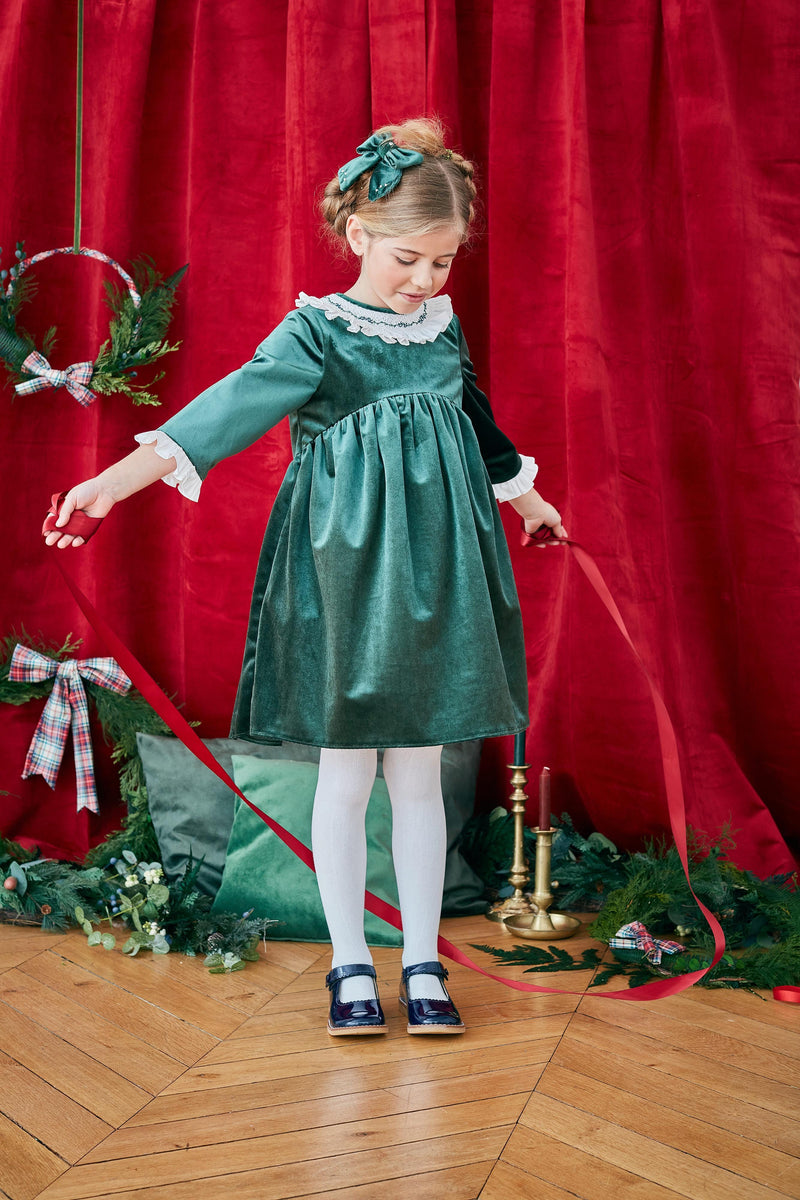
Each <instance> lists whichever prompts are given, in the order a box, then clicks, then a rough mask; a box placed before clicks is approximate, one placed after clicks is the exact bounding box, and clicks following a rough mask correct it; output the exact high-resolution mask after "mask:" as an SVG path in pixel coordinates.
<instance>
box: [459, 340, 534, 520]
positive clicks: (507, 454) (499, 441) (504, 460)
mask: <svg viewBox="0 0 800 1200" xmlns="http://www.w3.org/2000/svg"><path fill="white" fill-rule="evenodd" d="M459 346H460V350H461V376H462V379H463V385H464V391H463V397H462V406H463V409H464V412H465V413H466V414H467V416H468V417H469V419H470V421H471V422H472V425H473V428H474V430H475V435H476V437H477V439H478V445H479V446H480V450H481V455H482V457H483V461H484V462H485V463H486V469H487V471H488V473H489V478H490V479H491V481H492V484H493V485H494V491H495V495H496V497H497V499H498V500H509V499H513V498H514V497H515V496H521V495H522V494H523V493H524V492H526V491H528V490H529V489H530V488H531V487H533V480H534V479H535V477H536V472H537V470H538V468H537V466H536V463H535V460H534V459H533V458H530V457H529V456H527V455H523V456H520V455H519V454H518V453H517V451H516V448H515V447H514V444H513V442H512V441H511V440H510V439H509V438H508V437H506V435H505V434H504V433H503V431H502V430H501V429H500V428H499V426H498V425H497V423H496V421H495V419H494V414H493V413H492V407H491V405H490V403H489V399H488V397H487V395H486V394H485V392H482V391H481V389H480V388H479V387H478V383H477V379H476V376H475V371H474V368H473V366H472V362H471V360H470V357H469V350H468V349H467V343H466V340H465V338H464V334H463V332H462V331H461V327H460V325H459Z"/></svg>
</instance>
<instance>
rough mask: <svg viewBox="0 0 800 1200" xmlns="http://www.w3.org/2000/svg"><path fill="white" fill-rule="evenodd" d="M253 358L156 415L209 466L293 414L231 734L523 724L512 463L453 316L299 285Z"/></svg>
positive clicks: (351, 736) (416, 731)
mask: <svg viewBox="0 0 800 1200" xmlns="http://www.w3.org/2000/svg"><path fill="white" fill-rule="evenodd" d="M297 304H298V308H297V311H295V312H292V313H290V314H289V315H288V316H287V317H286V318H285V319H284V320H283V321H282V322H281V324H280V325H279V326H278V327H277V328H276V329H275V330H274V332H273V333H271V334H270V335H269V337H267V339H266V340H265V341H264V342H263V343H262V344H261V345H260V346H259V348H258V350H257V352H256V354H255V357H254V358H253V360H252V362H249V363H247V364H246V365H245V366H243V367H242V368H240V369H239V370H238V371H234V372H233V373H232V374H231V375H228V376H227V377H226V378H225V379H222V380H221V381H220V382H219V383H217V384H215V385H214V386H213V387H211V388H209V389H208V390H207V391H206V392H203V393H202V394H201V395H200V396H198V397H197V398H196V399H195V400H193V401H192V402H191V403H190V404H188V405H187V406H186V407H185V408H184V409H182V410H181V411H180V412H178V413H177V414H176V415H175V416H174V417H172V418H170V420H168V421H167V422H166V423H165V424H164V425H163V426H162V427H161V428H162V430H163V432H164V433H165V434H167V435H168V436H169V437H170V438H171V439H173V441H174V442H176V443H177V444H178V446H180V447H182V448H183V450H184V451H185V453H186V455H187V456H188V458H189V460H190V461H191V463H192V464H193V466H194V468H195V470H196V472H197V474H198V475H199V476H200V478H201V479H202V478H204V477H205V475H206V473H207V472H208V471H209V469H210V468H211V467H212V466H214V464H215V463H217V462H219V461H220V460H221V459H222V458H225V457H227V456H228V455H231V454H235V453H237V452H238V451H239V450H241V449H243V448H244V447H245V446H247V445H249V444H250V443H252V442H253V441H255V440H256V439H257V438H258V437H260V436H261V435H262V434H263V433H265V431H266V430H268V429H270V428H271V427H272V426H274V425H275V424H276V423H277V422H278V421H280V420H281V419H282V418H283V417H285V416H287V415H288V416H289V418H290V428H291V439H292V447H293V451H294V457H293V459H292V462H291V464H290V465H289V467H288V469H287V472H286V476H285V478H284V480H283V483H282V485H281V488H280V491H279V492H278V496H277V498H276V500H275V504H274V507H273V509H272V513H271V515H270V518H269V522H268V525H267V529H266V533H265V536H264V543H263V547H262V551H261V555H260V558H259V562H258V569H257V572H256V579H255V585H254V588H253V601H252V608H251V612H250V620H249V626H248V631H247V641H246V646H245V652H244V663H243V667H242V675H241V681H240V684H239V689H238V694H237V698H236V706H235V710H234V715H233V722H232V730H231V733H232V736H234V737H241V738H246V739H249V740H252V741H282V740H287V741H293V742H303V743H307V744H310V745H315V746H330V747H378V748H380V747H386V746H425V745H437V744H439V743H440V742H457V741H465V740H467V739H472V738H482V737H493V736H496V735H500V734H508V733H515V732H517V731H519V730H520V729H523V728H525V726H526V725H527V723H528V720H527V685H526V667H525V654H524V646H523V637H522V623H521V618H520V611H519V603H518V599H517V594H516V588H515V585H514V578H513V575H512V570H511V563H510V559H509V555H508V547H507V545H506V540H505V535H504V532H503V528H502V524H501V521H500V515H499V511H498V506H497V501H496V500H495V497H494V493H493V490H492V484H493V483H500V482H503V481H506V480H509V479H512V478H513V477H514V476H516V475H517V473H518V472H519V470H520V463H521V460H520V458H519V456H518V455H517V453H516V450H515V449H514V447H513V445H512V444H511V443H510V442H509V441H508V439H507V438H506V437H505V436H504V435H503V434H502V433H501V432H500V431H499V429H498V428H497V426H496V424H495V423H494V420H493V418H492V415H491V409H490V407H489V403H488V401H487V399H486V397H485V396H484V395H483V393H482V392H480V391H479V389H478V388H477V387H476V385H475V377H474V374H473V372H472V367H471V364H470V362H469V357H468V354H467V350H466V346H465V344H464V339H463V336H462V333H461V328H460V325H459V323H458V319H457V318H456V317H454V316H453V315H452V309H451V308H450V302H449V299H448V298H447V297H446V296H444V297H436V298H435V299H434V300H432V301H429V302H428V303H427V304H426V305H424V306H422V309H421V310H420V311H418V313H413V314H410V315H408V316H406V315H399V314H395V313H393V312H391V311H389V310H385V309H379V308H373V307H371V306H369V305H364V304H360V303H357V302H355V301H352V300H349V299H347V298H346V297H343V296H339V295H333V296H327V297H323V298H322V299H316V298H312V297H307V296H305V295H303V294H301V297H300V299H299V300H298V301H297Z"/></svg>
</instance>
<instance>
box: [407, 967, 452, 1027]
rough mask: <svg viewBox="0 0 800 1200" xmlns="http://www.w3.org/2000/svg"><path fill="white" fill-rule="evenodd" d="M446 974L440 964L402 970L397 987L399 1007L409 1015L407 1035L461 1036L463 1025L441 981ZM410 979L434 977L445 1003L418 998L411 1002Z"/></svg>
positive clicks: (445, 977)
mask: <svg viewBox="0 0 800 1200" xmlns="http://www.w3.org/2000/svg"><path fill="white" fill-rule="evenodd" d="M448 974H449V972H448V971H446V970H445V968H444V967H443V966H442V964H441V963H440V962H423V963H416V964H415V965H414V966H413V967H403V977H402V981H401V984H400V1007H401V1009H405V1011H406V1012H407V1014H408V1032H409V1033H463V1032H464V1028H465V1026H464V1023H463V1021H462V1020H461V1017H460V1016H459V1013H458V1009H457V1008H456V1006H455V1004H453V1001H452V1000H451V999H450V997H449V995H448V994H447V988H446V987H445V986H444V981H445V979H447V976H448ZM412 975H436V976H437V977H438V978H439V979H441V981H442V988H443V989H444V993H445V995H446V996H447V999H446V1000H433V999H428V998H425V997H423V998H421V999H419V1000H410V999H409V996H408V981H409V979H410V977H411V976H412Z"/></svg>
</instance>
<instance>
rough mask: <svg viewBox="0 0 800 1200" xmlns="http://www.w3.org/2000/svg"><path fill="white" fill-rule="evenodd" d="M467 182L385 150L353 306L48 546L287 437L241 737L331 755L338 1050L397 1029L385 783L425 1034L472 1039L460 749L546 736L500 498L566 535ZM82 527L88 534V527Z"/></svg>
mask: <svg viewBox="0 0 800 1200" xmlns="http://www.w3.org/2000/svg"><path fill="white" fill-rule="evenodd" d="M472 174H473V171H472V165H471V164H470V163H469V162H467V161H466V160H465V159H463V158H462V157H461V156H460V155H458V154H456V153H455V152H454V151H452V150H448V149H446V148H445V145H444V142H443V140H442V134H441V129H440V128H439V126H438V125H437V124H436V123H434V122H431V121H425V120H416V121H408V122H406V123H405V124H403V125H399V126H390V127H384V128H381V129H379V130H378V131H377V132H376V133H374V134H373V135H372V136H371V137H370V138H368V139H367V141H366V142H364V144H363V145H361V146H359V147H358V150H357V155H356V157H355V158H354V159H353V160H352V161H351V162H348V163H347V164H346V165H345V166H343V167H342V168H341V169H340V170H339V172H338V175H337V177H336V178H335V179H334V180H333V181H332V182H331V183H329V184H328V186H327V188H326V189H325V195H324V199H323V201H322V212H323V215H324V218H325V220H326V222H327V223H328V225H329V226H330V230H331V232H332V235H333V237H334V238H336V239H343V240H344V241H345V242H346V244H347V245H348V246H349V248H350V250H351V251H352V253H353V254H354V255H355V257H356V258H357V259H358V260H359V274H358V278H357V279H356V281H355V283H354V284H353V285H352V287H350V289H349V290H348V291H347V292H345V293H335V294H333V295H330V296H323V297H319V298H318V297H314V296H307V295H306V294H305V293H303V292H301V293H300V297H299V299H298V300H297V301H296V306H297V308H296V311H294V312H291V313H289V315H288V316H287V317H285V318H284V320H283V321H282V322H281V323H280V325H278V327H277V328H276V329H275V330H274V331H273V332H272V333H271V334H270V335H269V337H267V339H266V340H265V341H264V342H262V344H261V345H260V346H259V347H258V349H257V351H256V354H255V357H254V358H253V360H252V361H251V362H249V363H247V364H246V365H245V366H243V367H242V368H241V369H240V370H238V371H234V372H233V373H232V374H231V375H228V376H227V377H226V378H225V379H223V380H221V381H220V382H219V383H217V384H215V385H214V386H213V387H211V388H209V389H208V390H207V391H205V392H203V393H202V394H201V395H200V396H198V397H197V398H196V399H195V400H193V401H192V402H191V403H190V404H188V405H187V406H186V407H185V408H183V409H182V410H181V411H180V412H178V413H177V414H176V415H175V416H173V417H171V418H170V419H169V420H168V421H166V422H165V423H164V425H163V426H162V427H161V428H160V429H159V430H156V431H154V432H148V433H141V434H138V435H137V439H136V440H137V441H138V442H140V443H141V445H140V446H139V448H138V449H137V450H135V451H134V452H133V453H132V454H131V455H129V456H128V457H127V458H125V459H123V460H122V461H121V462H118V463H116V464H115V465H114V466H112V467H110V468H109V469H108V470H106V471H103V472H102V474H100V475H98V476H97V477H96V478H95V479H90V480H87V481H86V482H84V483H81V484H79V485H78V486H77V487H74V488H73V489H72V490H71V491H70V492H69V493H68V494H67V496H66V499H65V501H64V504H63V507H62V509H61V513H60V516H59V518H58V522H57V524H58V526H59V531H58V532H55V531H54V532H51V533H50V534H48V535H47V542H48V544H49V545H54V544H55V545H58V546H59V547H64V546H68V545H70V544H71V545H73V546H78V545H81V544H82V541H83V539H82V538H81V537H80V536H77V535H75V534H71V533H70V526H69V520H70V516H71V514H72V513H73V512H74V511H75V510H76V509H80V510H83V511H84V512H85V513H86V514H88V515H89V516H92V517H96V518H102V517H104V516H106V514H107V513H108V512H109V511H110V510H111V508H112V506H113V505H114V504H115V503H116V502H117V501H118V500H121V499H123V498H124V497H126V496H130V495H131V494H132V493H134V492H136V491H138V490H139V489H140V488H143V487H145V486H146V485H147V484H149V483H151V482H153V481H154V480H156V479H164V480H165V482H166V483H169V484H171V485H172V486H173V487H177V488H178V490H179V491H180V492H181V493H182V494H183V495H184V496H187V497H189V498H190V499H192V500H196V499H197V498H198V495H199V492H200V485H201V481H202V479H203V478H204V477H205V475H206V474H207V472H208V471H209V470H210V469H211V467H213V466H214V465H215V463H217V462H219V461H220V460H221V459H223V458H225V457H226V456H228V455H231V454H236V453H237V452H238V451H239V450H242V449H243V448H244V447H245V446H248V445H250V444H251V443H252V442H253V441H255V440H256V439H257V438H259V437H261V435H262V434H263V433H265V432H266V430H268V429H270V428H271V427H272V426H273V425H275V424H276V423H277V422H278V421H279V420H280V419H281V418H282V417H284V416H287V415H288V416H289V418H290V429H291V438H292V447H293V450H294V458H293V460H292V462H291V464H290V466H289V468H288V470H287V472H286V476H285V478H284V481H283V483H282V485H281V488H280V491H279V493H278V496H277V498H276V501H275V505H274V508H273V510H272V513H271V516H270V519H269V522H268V525H267V530H266V534H265V537H264V544H263V548H262V552H261V557H260V560H259V564H258V570H257V574H256V581H255V586H254V590H253V602H252V608H251V614H250V622H249V628H248V632H247V641H246V646H245V653H244V664H243V667H242V675H241V681H240V684H239V689H238V694H237V698H236V705H235V710H234V714H233V722H232V729H231V735H232V736H233V737H240V738H246V739H250V740H253V741H281V740H284V739H285V740H288V741H294V742H302V743H306V744H309V745H314V746H320V747H322V749H321V753H320V769H319V783H318V787H317V791H316V796H315V801H314V813H313V823H312V848H313V852H314V861H315V864H316V870H317V881H318V884H319V890H320V895H321V897H322V903H323V907H324V910H325V916H326V919H327V923H328V929H329V932H330V937H331V942H332V947H333V960H332V969H331V972H330V974H329V975H328V977H327V981H326V982H327V986H328V987H329V989H330V991H331V1004H330V1016H329V1020H328V1030H329V1032H330V1033H331V1034H337V1035H338V1034H363V1033H369V1034H373V1033H382V1032H384V1031H385V1029H386V1024H385V1021H384V1016H383V1012H382V1010H381V1006H380V1002H379V999H378V994H377V988H376V984H375V970H374V968H373V966H372V958H371V954H370V951H369V949H368V947H367V945H366V942H365V940H364V888H365V877H366V839H365V831H364V817H365V811H366V805H367V800H368V798H369V795H370V791H371V789H372V784H373V781H374V778H375V772H376V765H377V750H376V748H383V749H384V758H383V769H384V775H385V778H386V784H387V787H388V790H389V795H390V798H391V803H392V821H393V833H392V852H393V857H394V867H395V873H396V877H397V886H398V893H399V898H400V908H401V912H402V918H403V934H404V949H403V971H402V980H401V990H400V1002H401V1005H402V1006H403V1009H404V1011H405V1012H406V1013H407V1018H408V1032H409V1033H426V1034H429V1033H432V1034H442V1033H444V1034H452V1033H461V1032H462V1031H463V1029H464V1025H463V1023H462V1021H461V1018H460V1016H459V1014H458V1011H457V1009H456V1008H455V1006H454V1004H453V1002H452V1000H451V999H450V997H449V995H448V993H447V990H446V989H445V987H444V980H445V978H446V977H447V972H446V971H445V970H444V968H443V967H442V965H441V964H440V963H439V962H438V958H437V933H438V924H439V916H440V910H441V901H442V888H443V882H444V866H445V851H446V834H445V815H444V807H443V803H442V791H441V781H440V757H441V750H442V744H443V743H445V742H460V741H465V740H468V739H473V738H485V737H497V736H499V735H501V734H513V733H516V732H518V731H519V730H521V729H524V728H525V727H526V726H527V686H526V668H525V655H524V649H523V638H522V625H521V619H520V612H519V604H518V600H517V595H516V590H515V587H514V580H513V576H512V572H511V564H510V560H509V555H508V548H507V545H506V541H505V537H504V533H503V528H502V524H501V521H500V515H499V511H498V507H497V503H496V501H497V500H501V501H508V503H510V504H511V505H512V506H513V507H514V508H515V509H516V510H517V511H518V512H519V513H520V514H521V515H522V517H523V518H524V520H525V526H526V529H527V530H528V531H529V532H533V531H534V530H536V529H537V528H539V527H540V526H542V525H546V526H549V527H550V528H551V529H552V530H553V532H554V533H555V534H556V535H557V536H559V537H563V536H566V534H565V530H564V528H563V526H562V524H561V518H560V516H559V514H558V512H557V511H556V510H555V508H553V506H552V505H550V504H548V503H547V502H546V501H544V500H543V499H542V498H541V497H540V496H539V495H538V493H537V492H536V491H535V490H534V488H533V486H532V485H533V480H534V477H535V475H536V470H537V467H536V464H535V462H534V460H533V459H532V458H520V456H519V455H518V454H517V452H516V450H515V449H514V446H513V445H512V444H511V443H510V442H509V440H508V439H507V438H506V437H505V435H504V434H503V433H501V431H500V430H499V429H498V427H497V425H496V424H495V422H494V419H493V417H492V411H491V408H490V406H489V402H488V400H487V398H486V396H485V395H484V394H483V392H481V391H480V390H479V389H478V387H477V385H476V382H475V375H474V373H473V370H472V364H471V362H470V359H469V353H468V351H467V347H466V343H465V341H464V337H463V334H462V332H461V326H460V325H459V322H458V318H457V317H455V316H454V315H453V312H452V308H451V305H450V300H449V298H448V297H447V296H443V295H439V293H440V292H441V289H442V288H443V287H444V285H445V284H446V282H447V277H448V275H449V273H450V269H451V266H452V264H453V260H454V259H455V257H456V255H457V253H458V250H459V247H460V246H461V245H462V244H463V243H464V242H465V240H466V239H467V237H468V235H469V232H470V223H471V221H472V218H473V200H474V198H475V187H474V185H473V182H472ZM74 528H75V527H74V526H73V529H74Z"/></svg>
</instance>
